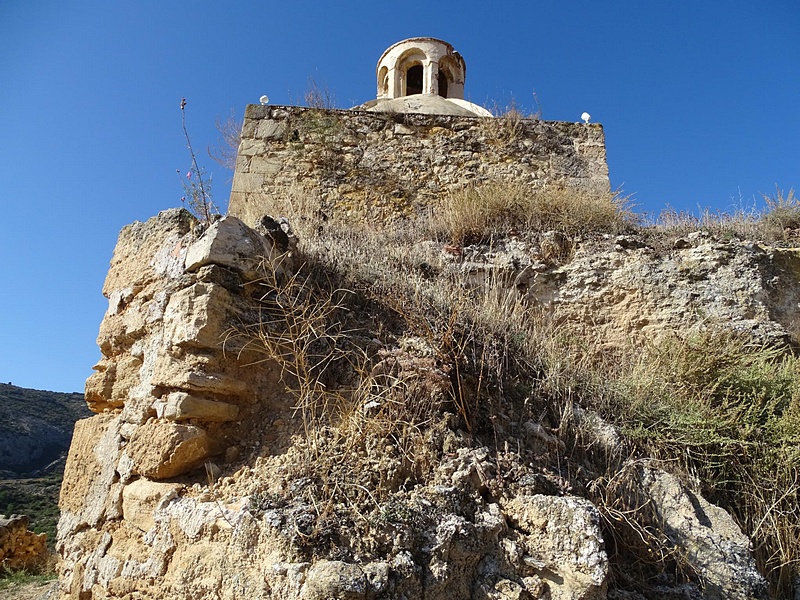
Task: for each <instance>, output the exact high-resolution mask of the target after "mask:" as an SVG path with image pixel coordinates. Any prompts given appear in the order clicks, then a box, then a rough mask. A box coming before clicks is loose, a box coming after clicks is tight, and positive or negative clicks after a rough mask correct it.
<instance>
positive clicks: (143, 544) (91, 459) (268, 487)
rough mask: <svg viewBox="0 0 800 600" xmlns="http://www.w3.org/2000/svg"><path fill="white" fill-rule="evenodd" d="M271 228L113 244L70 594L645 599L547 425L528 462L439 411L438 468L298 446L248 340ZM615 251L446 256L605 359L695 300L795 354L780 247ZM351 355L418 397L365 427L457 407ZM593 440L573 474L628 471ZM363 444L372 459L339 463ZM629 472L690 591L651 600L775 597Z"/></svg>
mask: <svg viewBox="0 0 800 600" xmlns="http://www.w3.org/2000/svg"><path fill="white" fill-rule="evenodd" d="M264 223H266V225H265V229H264V231H265V233H267V235H264V234H262V233H259V232H258V231H256V230H255V229H251V228H249V227H247V226H246V225H244V224H243V223H242V222H241V221H240V220H238V219H237V218H235V217H231V216H228V217H225V218H222V219H220V220H218V221H216V222H214V223H211V224H210V225H209V226H208V227H207V228H204V227H201V225H200V224H199V223H198V222H197V221H196V220H194V218H193V217H192V216H191V215H189V213H187V212H186V211H183V210H171V211H166V212H164V213H161V214H159V215H158V216H157V217H154V218H152V219H150V220H149V221H148V222H146V223H135V224H133V225H130V226H128V227H126V228H125V229H124V230H123V231H122V233H121V234H120V237H119V241H118V244H117V248H116V250H115V252H114V258H113V260H112V263H111V267H110V270H109V274H108V277H107V279H106V283H105V286H104V290H103V292H104V294H105V295H106V296H107V297H108V299H109V308H108V311H107V313H106V315H105V317H104V319H103V322H102V324H101V327H100V335H99V338H98V344H99V346H100V348H101V351H102V358H101V360H100V362H99V363H98V364H97V366H96V367H95V370H96V373H95V374H94V375H92V376H91V377H90V378H89V380H88V381H87V387H86V399H87V403H88V404H89V406H90V407H91V408H92V410H93V411H94V412H95V413H97V414H95V416H93V417H91V418H89V419H86V420H83V421H80V422H78V424H77V426H76V429H75V435H74V438H73V442H72V447H71V450H70V454H69V458H68V462H67V467H66V471H65V476H64V484H63V488H62V494H61V502H60V504H61V510H62V517H61V521H60V523H59V531H58V543H57V547H58V552H59V554H60V567H59V569H60V589H59V594H60V597H61V598H64V599H72V600H77V599H81V600H86V599H89V598H130V599H133V598H136V599H138V600H145V599H156V598H171V599H190V598H192V599H197V598H222V599H231V600H233V599H238V598H265V599H267V598H274V599H278V598H281V599H303V600H324V599H327V598H348V599H364V600H370V599H374V600H378V599H389V598H407V599H409V600H411V599H419V598H426V599H428V600H437V599H445V598H447V599H461V598H464V599H467V598H470V599H472V598H474V599H481V600H484V599H485V600H490V599H491V600H501V599H518V600H524V599H544V598H549V599H551V600H562V599H563V600H566V599H575V600H577V599H582V600H602V599H605V598H623V597H624V598H639V597H641V596H636V595H624V594H623V595H619V594H617V593H616V591H615V590H614V589H613V586H612V585H610V584H611V583H612V582H611V581H610V575H609V573H610V566H609V560H610V559H609V549H608V548H607V540H606V538H605V537H604V529H603V519H604V518H605V517H604V516H603V514H601V511H600V510H599V509H598V507H597V506H596V505H595V504H593V503H592V502H591V501H590V500H589V499H587V496H588V494H587V493H586V490H582V489H580V485H579V484H577V483H575V484H574V485H573V483H572V482H571V481H570V480H569V477H570V473H568V472H567V471H569V469H570V468H571V467H563V468H562V467H561V464H562V463H561V461H562V460H564V461H566V460H567V459H568V458H569V460H572V457H566V456H564V454H565V451H566V448H565V445H564V442H563V441H562V439H561V438H560V436H561V435H562V433H563V432H561V431H559V429H558V427H553V426H550V424H548V423H547V422H537V421H535V420H527V421H525V422H524V423H522V424H520V432H519V433H518V440H519V442H518V443H519V447H518V448H512V447H510V446H509V445H508V444H506V446H505V448H495V449H493V450H490V449H489V448H488V447H485V446H484V445H481V444H478V443H476V442H475V440H476V439H477V438H476V437H475V436H474V434H473V433H472V432H469V431H465V430H464V429H465V428H464V427H463V425H462V424H461V422H460V421H459V419H458V416H457V415H456V414H455V412H454V411H452V410H449V409H445V408H438V409H437V410H434V411H432V412H431V413H430V417H429V419H428V420H427V421H426V423H425V428H426V429H425V431H424V433H421V434H420V436H423V435H424V436H426V437H424V440H425V443H426V444H427V445H428V446H429V447H430V448H431V449H432V450H431V455H430V459H429V460H427V459H426V460H427V462H423V463H414V461H411V460H410V459H409V458H408V455H409V453H410V452H411V449H410V448H409V447H407V446H404V445H403V443H401V441H400V437H399V436H400V434H398V433H397V431H399V429H394V430H390V433H389V434H387V435H379V436H372V437H370V436H369V435H367V432H366V431H365V430H363V429H362V430H360V431H359V430H357V429H354V430H353V433H352V435H351V436H349V437H343V438H341V439H340V440H338V442H337V443H338V444H339V445H338V446H337V445H336V444H334V443H331V444H330V446H328V447H327V450H326V451H325V452H326V453H327V454H324V453H323V452H322V451H321V450H320V449H319V447H317V446H314V445H313V444H316V443H317V442H320V443H321V441H324V440H325V439H326V438H325V436H328V437H329V438H333V436H334V434H333V432H332V427H329V426H327V425H326V426H324V427H321V429H322V433H321V434H320V436H319V437H314V438H310V437H309V436H308V435H307V434H308V421H306V420H305V419H304V418H301V416H300V414H302V411H301V410H300V408H301V407H300V403H301V402H302V401H303V397H302V396H297V395H295V394H293V393H292V390H291V389H290V388H291V387H292V378H293V377H294V376H296V374H297V373H292V372H289V371H288V370H287V369H286V366H285V363H281V362H280V360H277V358H279V357H276V356H274V355H272V356H270V355H269V354H268V353H264V352H263V346H261V349H262V350H259V345H258V344H250V343H248V342H247V339H248V338H247V337H246V336H242V335H240V333H241V332H242V331H251V332H252V331H253V330H252V329H251V326H253V325H254V324H262V326H269V323H270V318H274V315H272V316H270V315H268V314H266V312H265V311H266V309H265V302H267V301H268V302H269V303H270V306H274V305H280V304H281V303H284V304H285V303H287V302H289V299H288V298H284V297H283V296H281V293H280V292H279V291H278V289H279V287H280V286H279V285H278V284H279V282H280V281H281V280H286V279H289V278H291V277H292V276H293V273H294V272H295V270H296V268H297V267H298V266H299V259H298V257H297V256H296V250H295V249H294V244H293V243H292V241H291V240H289V238H290V237H291V233H290V230H288V227H286V226H285V224H280V225H279V227H278V229H276V228H275V227H274V225H276V224H278V221H275V220H273V219H266V220H264ZM278 230H280V231H282V232H283V233H284V234H285V237H284V236H281V235H279V234H278V233H277V232H278ZM270 232H272V233H271V234H270ZM287 240H288V241H287ZM616 242H617V243H616V245H612V247H611V248H610V249H608V250H603V251H599V250H598V251H596V253H595V254H588V251H587V254H585V255H584V254H582V253H581V251H580V250H579V251H578V252H577V253H576V254H575V256H574V258H573V259H572V260H571V261H569V262H567V263H566V264H557V263H554V262H550V263H547V262H544V261H543V260H540V259H541V257H542V255H541V253H538V252H536V251H533V250H532V248H531V247H530V246H528V247H525V246H523V245H520V244H517V245H514V244H510V245H508V246H507V247H506V248H505V249H503V250H502V252H500V251H497V250H492V252H493V254H492V252H489V251H488V250H486V249H473V250H465V251H464V252H461V254H460V255H459V258H458V259H457V260H456V259H453V258H451V257H452V256H453V255H452V253H450V254H448V253H445V252H440V254H441V257H440V258H439V259H438V260H439V261H440V262H439V263H438V266H439V267H440V268H442V269H443V270H447V269H452V270H456V271H458V272H460V273H461V274H462V275H463V276H464V278H465V280H469V279H470V278H471V280H472V283H473V284H475V285H477V284H478V283H480V278H481V277H484V276H486V273H488V272H489V271H491V270H495V271H497V272H504V273H505V274H506V275H508V276H509V278H510V279H509V280H510V281H515V282H516V285H517V289H519V290H520V292H521V293H524V294H527V295H528V296H529V297H530V298H531V300H533V301H535V302H536V303H538V305H539V306H540V307H542V308H545V309H547V308H550V309H553V310H555V308H554V307H558V310H559V311H564V314H566V315H568V317H569V318H570V319H572V320H573V321H576V322H580V319H581V318H585V319H589V318H590V315H594V321H593V323H595V324H596V325H598V326H599V327H600V329H599V331H601V332H602V334H603V335H606V336H607V337H608V340H609V343H613V342H614V339H615V336H625V335H634V334H648V335H649V334H650V333H653V332H655V331H656V330H657V329H658V328H659V327H681V326H684V324H685V323H686V322H688V321H687V320H688V319H692V318H695V319H696V317H692V316H691V315H692V310H691V308H692V307H697V309H698V310H699V308H700V307H701V306H702V307H704V309H705V310H706V311H707V314H708V315H710V316H714V317H716V318H719V319H724V320H726V321H729V322H730V323H731V324H732V326H734V327H747V328H748V329H749V330H751V331H753V332H755V334H757V335H760V336H763V338H764V339H777V338H788V339H792V340H796V339H797V333H798V332H797V331H796V329H795V328H796V321H795V320H794V319H795V312H794V311H795V310H797V308H796V307H797V305H796V302H794V301H793V300H792V299H791V298H789V297H788V295H787V291H786V289H785V288H781V286H778V285H777V281H778V280H776V279H775V278H776V277H778V278H780V277H783V278H790V277H793V276H794V275H795V274H796V273H797V271H796V270H794V269H795V268H796V264H797V262H796V261H797V259H796V258H795V257H794V255H792V254H791V253H790V252H789V251H767V250H765V249H763V248H760V247H756V246H753V245H751V246H747V245H744V244H738V245H737V244H734V243H730V244H725V245H721V244H718V243H715V242H711V241H709V240H703V239H697V240H694V241H692V242H691V243H690V244H689V247H686V248H681V249H679V250H677V249H676V250H675V251H674V252H673V253H672V254H671V255H670V256H669V257H668V258H667V259H666V260H659V259H657V258H656V257H655V256H654V255H653V254H652V253H650V252H649V251H648V249H647V247H646V246H644V245H642V246H640V247H635V245H634V244H632V242H631V241H630V240H628V241H623V240H617V241H616ZM433 251H434V250H432V252H433ZM439 251H441V249H439ZM515 257H516V258H515ZM537 257H538V258H537ZM723 280H724V281H723ZM725 286H727V287H725ZM720 290H727V291H722V292H721V291H720ZM728 291H729V292H730V293H728ZM722 296H725V297H726V298H732V299H733V300H730V299H729V300H726V299H725V298H723V297H722ZM667 300H668V301H667ZM365 310H366V311H368V310H371V309H365ZM351 316H352V315H351ZM347 318H349V317H347V316H343V317H342V320H346V319H347ZM353 318H355V317H353ZM364 318H366V319H367V320H371V319H373V317H372V315H371V314H368V315H367V316H366V317H364ZM265 323H266V325H264V324H265ZM348 326H349V322H348V323H345V324H344V325H342V327H343V328H345V329H347V327H348ZM347 330H348V331H350V330H349V329H347ZM354 335H355V334H354ZM251 339H252V338H251ZM358 343H359V344H361V346H360V347H362V348H364V350H363V353H364V355H365V356H367V358H368V359H369V360H368V365H369V369H365V370H367V371H369V372H370V373H372V377H373V379H372V381H373V385H378V384H381V385H385V386H387V387H389V388H391V387H392V386H394V388H398V389H399V388H402V389H405V390H406V391H407V393H406V395H405V396H403V395H399V396H392V395H391V393H390V392H386V393H383V392H381V393H378V394H376V395H374V396H373V398H377V400H373V401H370V402H366V403H364V404H363V405H358V404H356V405H355V408H354V409H353V411H352V412H356V413H363V414H378V415H384V417H383V418H388V417H386V416H385V415H389V414H390V413H389V410H390V409H391V407H392V403H400V402H401V400H402V402H404V403H409V402H411V401H412V398H411V397H410V394H411V392H410V391H409V390H412V388H413V390H415V393H423V394H425V397H426V398H428V399H429V401H430V402H431V403H432V404H433V405H435V406H436V407H444V406H446V399H445V398H444V396H445V394H443V393H442V390H443V389H446V388H447V387H448V386H449V385H450V381H451V378H452V377H453V376H455V375H453V374H454V373H456V370H455V368H454V366H453V365H449V364H445V363H444V362H443V361H442V360H439V359H438V358H437V359H435V358H433V357H432V354H431V352H430V351H428V350H426V349H425V348H424V347H423V346H424V344H421V343H418V342H417V341H415V340H412V339H404V340H398V344H397V347H395V348H393V349H386V348H381V347H380V346H381V344H380V342H379V341H376V340H374V339H371V338H369V337H368V336H362V337H361V338H359V340H358ZM336 348H337V352H339V353H343V352H344V351H343V350H341V349H340V348H338V346H337V347H336ZM325 364H326V365H327V364H329V363H325ZM312 370H313V368H312ZM381 382H382V383H381ZM409 382H412V383H409ZM295 383H296V382H295ZM404 386H405V387H404ZM414 386H416V387H414ZM320 390H321V387H320ZM317 391H319V390H317ZM320 393H322V391H320ZM392 393H394V392H392ZM356 397H358V396H357V394H356ZM398 398H400V399H401V400H398ZM509 410H510V409H509ZM571 410H574V411H575V412H576V414H584V416H583V417H582V418H584V419H585V420H586V421H587V422H588V420H589V418H588V416H586V415H585V413H581V409H580V408H579V407H575V408H574V409H571ZM381 411H383V412H381ZM357 422H358V423H367V422H368V421H357ZM371 423H373V424H375V426H377V423H378V421H372V422H371ZM593 423H594V425H592V427H594V430H593V431H594V432H595V433H593V434H592V435H594V437H595V438H596V439H595V442H596V444H597V446H598V447H599V448H601V449H600V450H597V449H595V450H592V452H595V453H596V456H594V457H592V456H589V457H588V458H586V461H587V464H586V465H581V466H580V468H581V469H583V468H584V466H585V468H586V469H587V470H590V469H591V468H593V467H592V466H591V465H590V464H589V463H590V462H591V461H592V460H597V461H604V460H610V459H609V457H611V458H613V459H614V460H623V459H624V457H622V458H621V457H620V456H619V455H618V453H619V452H620V445H619V441H618V436H617V434H616V433H615V431H614V429H613V428H612V427H611V426H610V425H607V424H603V423H602V422H600V421H598V420H597V419H595V420H594V421H593ZM402 426H405V427H408V428H412V427H415V425H413V424H410V423H401V424H400V427H401V428H402ZM585 429H586V431H590V430H592V428H591V427H589V426H588V425H587V426H586V427H585ZM414 439H416V440H418V441H420V443H422V442H421V440H423V437H417V438H414ZM309 440H312V441H313V444H312V442H310V441H309ZM359 444H362V445H363V447H362V446H360V445H359ZM356 448H358V449H359V451H362V450H363V451H362V452H361V453H360V454H358V456H359V458H358V460H359V461H361V462H357V463H355V464H350V463H351V462H353V461H355V460H356V459H355V457H356V454H357V453H356V451H355V449H356ZM587 454H591V453H588V452H587ZM426 456H427V455H426ZM325 461H327V462H325ZM308 462H318V463H323V464H325V465H328V467H327V468H328V469H329V471H330V473H325V475H328V474H330V478H326V477H322V478H321V480H314V479H313V478H312V477H310V476H308V477H306V476H298V475H297V473H298V470H297V469H298V465H303V464H304V463H308ZM570 464H573V463H570ZM420 465H421V466H420ZM500 465H502V472H501V469H500ZM337 473H338V475H337ZM630 473H631V475H630V481H631V484H630V486H629V489H630V490H631V494H634V493H635V494H637V495H638V497H640V498H641V502H642V504H643V505H645V504H646V505H647V506H651V507H652V511H651V513H650V515H651V518H652V525H653V526H655V527H660V528H661V530H662V531H663V532H664V535H665V536H666V539H668V542H669V544H671V545H672V546H673V547H674V548H676V549H677V551H678V552H680V553H681V555H682V556H685V557H686V560H687V561H688V562H689V564H691V567H692V568H693V569H694V571H695V572H697V573H698V574H699V575H700V576H699V579H698V581H696V582H694V583H687V584H685V585H682V587H681V586H673V587H671V588H670V587H669V586H668V585H665V587H664V594H663V596H662V597H675V598H677V597H684V598H736V599H738V598H742V599H745V598H754V599H755V598H759V599H760V598H766V591H765V590H766V587H765V583H764V580H763V578H762V577H761V575H760V574H759V573H758V571H757V570H756V568H755V563H754V561H753V558H752V555H751V552H750V548H749V540H748V539H747V538H746V536H744V535H743V534H742V532H741V530H740V529H739V528H738V527H737V526H736V524H735V523H734V521H733V519H732V518H731V517H730V515H728V514H727V513H725V512H724V511H722V510H721V509H719V508H717V507H715V506H713V505H711V504H710V503H708V502H707V501H706V500H704V499H703V498H702V497H701V496H700V495H699V494H697V493H696V492H694V491H692V490H691V489H690V488H689V487H688V486H686V485H685V484H683V483H681V482H680V481H679V480H678V479H677V478H676V477H674V476H672V475H669V474H667V473H666V472H665V471H663V470H660V469H659V468H658V466H657V465H656V464H655V463H652V464H651V463H645V462H641V461H634V462H633V463H631V467H630ZM334 475H337V476H336V477H334ZM626 593H627V592H626Z"/></svg>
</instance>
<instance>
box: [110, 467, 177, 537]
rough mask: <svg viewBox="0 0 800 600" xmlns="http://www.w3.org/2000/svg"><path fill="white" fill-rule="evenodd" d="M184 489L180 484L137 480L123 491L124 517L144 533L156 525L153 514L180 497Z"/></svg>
mask: <svg viewBox="0 0 800 600" xmlns="http://www.w3.org/2000/svg"><path fill="white" fill-rule="evenodd" d="M182 488H183V486H182V485H180V484H179V483H158V482H155V481H150V480H148V479H137V480H136V481H134V482H132V483H129V484H128V485H126V486H125V487H124V488H123V490H122V516H123V518H124V519H125V520H126V521H127V522H128V523H130V524H131V525H133V526H134V527H138V528H139V529H141V530H142V531H149V530H150V529H152V528H153V526H154V525H155V521H154V520H153V513H154V512H155V511H156V509H157V508H159V507H160V506H161V505H163V504H164V503H166V502H169V501H170V500H171V499H172V498H174V497H175V496H177V495H178V492H179V491H180V490H181V489H182Z"/></svg>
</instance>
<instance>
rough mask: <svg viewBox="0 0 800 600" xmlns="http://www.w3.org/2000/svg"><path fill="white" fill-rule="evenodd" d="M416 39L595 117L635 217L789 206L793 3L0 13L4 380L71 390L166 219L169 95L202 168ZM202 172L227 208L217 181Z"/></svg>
mask: <svg viewBox="0 0 800 600" xmlns="http://www.w3.org/2000/svg"><path fill="white" fill-rule="evenodd" d="M415 36H433V37H438V38H441V39H444V40H446V41H448V42H450V43H451V44H453V46H454V47H455V48H456V50H458V51H459V52H460V53H461V54H462V55H463V56H464V58H465V60H466V62H467V81H466V96H467V97H468V99H470V100H472V101H473V102H476V103H478V104H486V105H495V104H497V105H499V106H504V105H507V104H508V103H509V102H510V101H511V100H512V99H514V100H515V101H516V103H517V105H518V106H521V107H522V108H523V109H526V110H529V111H530V110H533V109H534V102H533V93H534V91H535V92H536V95H537V96H538V99H539V102H540V105H541V109H542V111H543V118H545V119H551V120H568V121H577V120H579V116H580V114H581V113H582V112H583V111H588V112H590V113H591V114H592V119H593V121H596V122H600V123H602V124H603V125H604V127H605V133H606V144H607V151H608V163H609V169H610V174H611V182H612V185H613V186H614V187H623V188H624V190H625V191H626V192H627V193H632V194H634V198H635V201H636V203H637V204H638V205H639V210H641V211H647V212H651V213H658V212H659V211H660V210H662V209H663V208H665V207H666V206H668V205H669V206H671V207H673V208H676V209H679V210H690V211H697V210H698V208H699V207H710V208H712V209H714V210H730V209H732V208H735V207H736V206H738V205H739V204H740V203H743V204H744V205H745V207H748V206H750V205H751V204H752V203H753V202H754V201H755V200H758V199H760V198H761V194H762V193H772V192H774V190H775V186H776V185H777V186H779V187H781V188H783V189H789V188H791V187H795V189H797V188H798V187H800V181H798V176H799V175H800V44H798V39H800V4H799V3H798V2H797V0H771V1H770V2H763V1H757V0H752V1H750V2H743V1H737V0H729V1H724V2H723V1H722V0H719V1H713V2H712V1H703V0H695V1H688V0H686V1H672V2H667V1H657V0H650V1H645V0H641V1H620V2H614V1H603V0H593V1H588V0H587V1H581V2H571V1H569V0H551V1H547V2H544V1H543V2H536V1H532V0H531V1H527V2H495V3H486V2H474V1H470V0H464V1H460V2H421V1H417V0H411V1H407V2H394V3H389V2H376V1H374V0H373V1H371V2H361V1H345V0H340V1H338V2H304V1H301V0H291V1H284V2H270V1H266V0H262V1H258V2H255V1H252V2H243V1H227V2H220V1H217V2H211V1H203V0H193V1H192V2H173V1H170V0H158V1H141V2H137V1H130V2H115V1H113V0H112V1H109V0H102V1H95V2H87V1H83V0H74V1H70V2H55V1H36V0H2V2H0V201H2V218H0V315H2V316H0V381H3V382H8V381H10V382H13V383H14V384H16V385H21V386H25V387H33V388H38V389H51V390H57V391H82V389H83V382H84V380H85V379H86V377H87V376H88V375H89V374H90V373H91V367H92V365H93V364H94V363H95V362H96V361H97V359H98V358H99V351H98V349H97V347H96V344H95V338H96V335H97V331H98V327H99V324H100V320H101V319H102V316H103V313H104V311H105V308H106V301H105V299H104V298H103V297H102V295H101V288H102V285H103V280H104V277H105V273H106V270H107V268H108V262H109V260H110V258H111V254H112V251H113V248H114V244H115V241H116V237H117V234H118V232H119V230H120V229H121V228H122V227H123V226H124V225H125V224H127V223H130V222H132V221H134V220H145V219H147V218H149V217H150V216H152V215H154V214H156V213H157V212H158V211H160V210H163V209H166V208H169V207H174V206H178V205H179V204H180V197H181V195H182V191H181V186H180V182H179V181H178V178H177V175H176V172H175V171H176V169H181V170H184V171H185V170H186V169H187V168H188V167H189V157H188V153H187V151H186V148H185V143H184V140H183V134H182V132H181V124H180V109H179V103H180V99H181V97H186V99H187V102H188V104H187V121H188V123H187V124H188V127H189V130H190V133H191V134H192V137H193V143H194V144H195V146H196V147H197V148H198V149H200V150H202V149H204V148H205V147H206V146H208V145H209V144H213V143H215V142H216V141H217V138H218V134H217V131H216V129H215V126H214V122H215V119H216V118H217V117H218V116H219V117H222V118H225V117H226V116H227V115H228V114H229V113H230V111H231V109H233V110H234V111H235V113H236V115H237V116H238V117H241V115H242V114H243V111H244V107H245V105H246V104H248V103H255V102H257V101H258V98H259V97H260V96H261V95H262V94H268V95H269V96H270V99H271V103H272V104H297V103H301V102H302V98H303V95H304V93H305V91H306V89H307V87H308V79H309V77H313V78H314V79H315V80H316V81H317V82H318V83H319V84H321V85H327V86H328V88H329V89H330V90H331V92H333V94H334V95H335V98H336V101H337V105H338V106H340V107H345V108H346V107H350V106H352V105H355V104H359V103H361V102H364V101H366V100H369V99H372V98H373V97H374V95H375V64H376V62H377V60H378V58H379V57H380V55H381V53H382V52H383V50H384V49H386V48H387V47H388V46H390V45H391V44H393V43H394V42H397V41H399V40H402V39H405V38H408V37H415ZM200 154H201V155H203V154H204V153H202V152H201V153H200ZM201 162H202V163H203V164H204V165H205V166H206V168H207V169H208V171H209V172H212V173H213V176H214V194H215V198H216V200H217V201H218V203H220V204H221V205H223V207H224V206H225V205H226V203H227V197H228V194H229V191H230V182H229V179H230V174H229V173H227V172H226V171H225V170H224V169H222V168H221V167H219V166H218V165H217V164H216V163H214V162H213V161H212V160H211V159H209V158H207V157H205V156H202V158H201ZM797 191H800V189H797Z"/></svg>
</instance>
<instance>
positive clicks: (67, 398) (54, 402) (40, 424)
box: [0, 383, 91, 548]
mask: <svg viewBox="0 0 800 600" xmlns="http://www.w3.org/2000/svg"><path fill="white" fill-rule="evenodd" d="M90 414H91V412H90V411H89V409H88V408H87V407H86V402H84V400H83V394H65V393H60V392H48V391H44V390H32V389H27V388H21V387H17V386H15V385H11V384H5V383H4V384H0V514H4V515H11V514H22V515H27V516H28V517H29V518H30V523H31V529H32V530H34V531H36V532H37V533H47V541H48V544H49V545H50V546H51V548H52V547H53V545H54V544H55V539H56V536H55V532H56V523H57V522H58V516H59V513H58V492H59V488H60V486H61V476H62V474H63V472H64V461H65V458H66V454H67V450H68V449H69V444H70V441H71V439H72V428H73V426H74V424H75V421H77V420H78V419H80V418H84V417H87V416H89V415H90Z"/></svg>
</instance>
